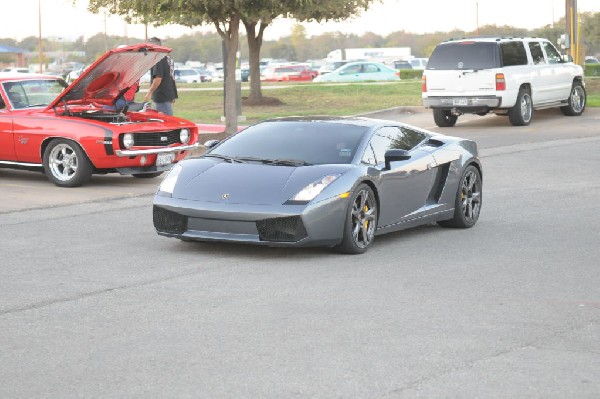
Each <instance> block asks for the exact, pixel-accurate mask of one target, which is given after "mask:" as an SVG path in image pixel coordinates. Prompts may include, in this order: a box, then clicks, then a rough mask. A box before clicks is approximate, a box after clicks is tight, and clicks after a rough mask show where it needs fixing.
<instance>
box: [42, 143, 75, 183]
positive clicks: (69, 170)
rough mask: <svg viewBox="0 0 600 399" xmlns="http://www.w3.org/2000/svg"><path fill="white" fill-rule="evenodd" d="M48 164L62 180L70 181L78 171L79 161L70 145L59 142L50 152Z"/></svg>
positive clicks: (53, 172)
mask: <svg viewBox="0 0 600 399" xmlns="http://www.w3.org/2000/svg"><path fill="white" fill-rule="evenodd" d="M48 160H49V162H48V165H49V167H50V170H51V171H52V174H53V175H54V176H55V177H56V178H57V179H59V180H61V181H68V180H70V179H71V178H73V176H75V174H76V173H77V167H78V166H79V162H78V159H77V154H76V153H75V150H73V148H72V147H71V146H70V145H67V144H64V143H62V144H58V145H56V146H55V147H54V148H53V149H52V151H51V152H50V156H49V159H48Z"/></svg>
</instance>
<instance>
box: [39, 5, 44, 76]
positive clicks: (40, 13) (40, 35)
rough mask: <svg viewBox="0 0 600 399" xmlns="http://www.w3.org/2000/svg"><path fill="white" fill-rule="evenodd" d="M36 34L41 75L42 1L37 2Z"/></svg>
mask: <svg viewBox="0 0 600 399" xmlns="http://www.w3.org/2000/svg"><path fill="white" fill-rule="evenodd" d="M38 32H39V36H38V62H39V64H40V73H42V72H43V70H42V0H38Z"/></svg>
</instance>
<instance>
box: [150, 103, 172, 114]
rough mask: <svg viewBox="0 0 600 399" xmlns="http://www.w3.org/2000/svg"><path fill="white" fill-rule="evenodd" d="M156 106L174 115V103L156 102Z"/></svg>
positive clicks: (165, 112)
mask: <svg viewBox="0 0 600 399" xmlns="http://www.w3.org/2000/svg"><path fill="white" fill-rule="evenodd" d="M154 108H156V110H157V111H160V112H162V113H163V114H167V115H173V103H154Z"/></svg>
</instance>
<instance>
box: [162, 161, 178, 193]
mask: <svg viewBox="0 0 600 399" xmlns="http://www.w3.org/2000/svg"><path fill="white" fill-rule="evenodd" d="M182 169H183V168H182V167H181V165H179V164H178V163H177V164H175V165H173V167H172V168H171V170H170V171H169V173H168V174H167V175H166V176H165V178H164V179H163V181H162V182H161V183H160V186H158V191H162V192H163V193H169V194H173V190H175V183H177V179H178V178H179V174H180V173H181V170H182Z"/></svg>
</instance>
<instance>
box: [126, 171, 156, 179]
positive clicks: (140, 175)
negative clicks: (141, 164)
mask: <svg viewBox="0 0 600 399" xmlns="http://www.w3.org/2000/svg"><path fill="white" fill-rule="evenodd" d="M162 174H163V172H153V173H134V174H132V175H131V176H133V177H137V178H138V179H153V178H155V177H158V176H160V175H162Z"/></svg>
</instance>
